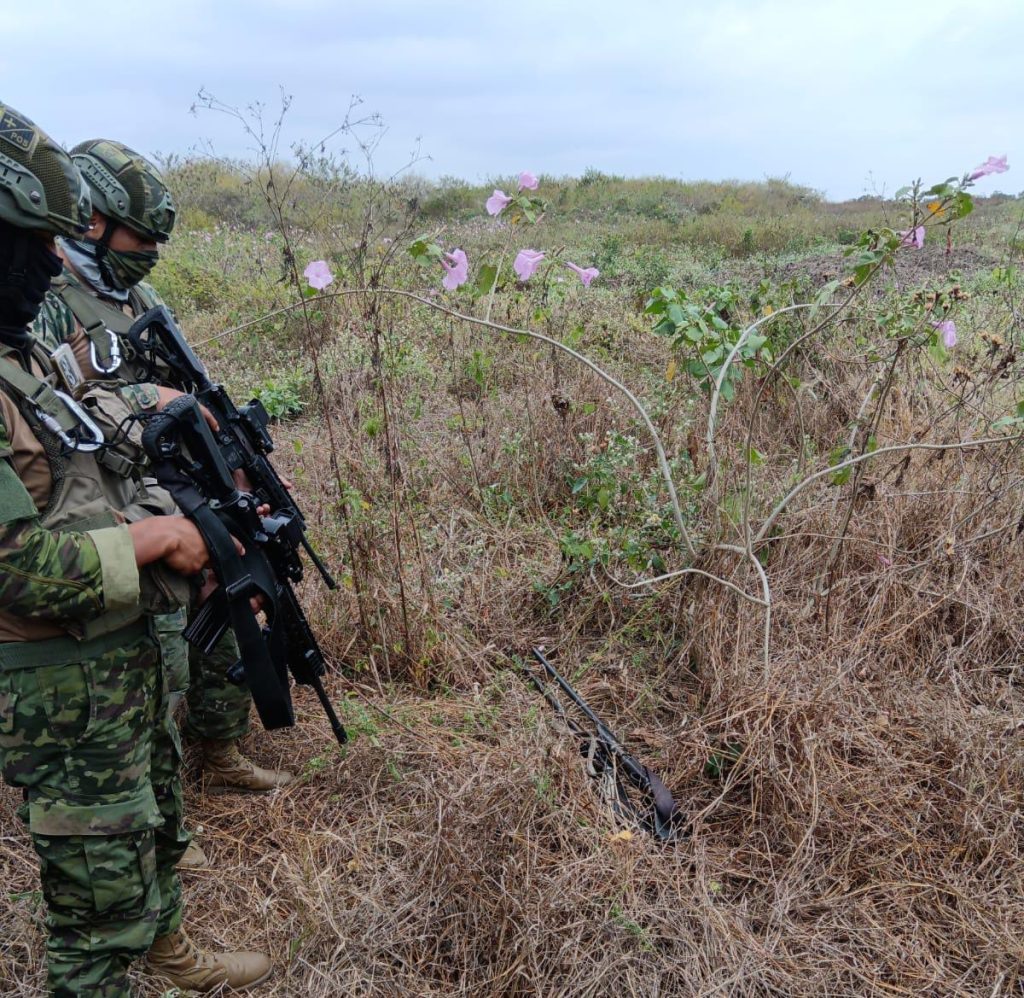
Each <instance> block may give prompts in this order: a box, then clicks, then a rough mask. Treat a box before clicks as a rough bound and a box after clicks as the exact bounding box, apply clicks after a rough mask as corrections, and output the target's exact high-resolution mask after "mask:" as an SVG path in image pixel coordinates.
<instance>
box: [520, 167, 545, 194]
mask: <svg viewBox="0 0 1024 998" xmlns="http://www.w3.org/2000/svg"><path fill="white" fill-rule="evenodd" d="M539 186H540V181H539V180H538V179H537V178H536V177H535V176H534V175H533V174H532V173H530V171H529V170H523V172H522V173H520V174H519V189H520V190H521V191H535V190H536V189H537V188H538V187H539Z"/></svg>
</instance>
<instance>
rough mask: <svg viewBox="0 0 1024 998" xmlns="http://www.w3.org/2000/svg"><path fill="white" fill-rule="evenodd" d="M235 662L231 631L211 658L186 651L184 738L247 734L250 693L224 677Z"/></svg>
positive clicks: (235, 647)
mask: <svg viewBox="0 0 1024 998" xmlns="http://www.w3.org/2000/svg"><path fill="white" fill-rule="evenodd" d="M237 661H238V643H237V642H236V641H235V636H234V634H233V633H232V632H231V631H228V632H227V633H226V634H225V635H224V637H223V638H221V640H220V643H219V644H218V645H217V647H216V648H214V649H213V654H212V655H203V654H202V653H201V652H198V651H196V649H195V648H189V650H188V664H189V683H188V694H187V699H188V719H187V720H186V721H185V734H186V736H187V737H189V738H225V739H227V738H230V739H232V740H235V739H238V738H241V737H243V736H244V735H246V734H248V732H249V708H250V707H251V706H252V694H251V693H250V692H249V689H248V687H246V686H236V685H235V684H234V683H232V682H231V680H230V679H228V675H227V674H228V669H230V668H231V666H233V665H234V664H235V663H236V662H237Z"/></svg>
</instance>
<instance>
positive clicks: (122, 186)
mask: <svg viewBox="0 0 1024 998" xmlns="http://www.w3.org/2000/svg"><path fill="white" fill-rule="evenodd" d="M71 156H72V159H73V160H74V162H75V165H76V166H78V168H79V169H80V170H81V172H82V175H83V176H84V177H85V181H86V183H87V184H88V186H89V191H90V194H91V196H92V204H93V214H92V218H91V220H90V223H89V227H88V230H87V232H86V234H85V236H84V237H83V238H81V239H75V238H70V237H68V238H63V239H59V240H58V241H57V246H58V253H59V254H60V256H61V258H62V259H63V260H64V265H65V266H64V273H63V274H62V275H61V276H60V278H58V279H57V281H55V282H54V285H53V289H52V291H51V293H50V294H49V295H47V299H46V302H45V304H44V307H43V310H42V312H41V314H40V318H39V321H38V322H37V324H36V333H37V335H38V336H39V337H40V338H41V339H42V340H43V341H44V342H45V343H47V344H48V345H50V346H56V345H57V344H58V343H62V342H63V343H67V344H69V345H70V346H71V348H72V349H73V350H74V353H75V356H76V357H77V359H78V362H79V364H80V365H81V366H82V368H83V370H84V371H85V372H86V374H87V376H90V377H109V376H111V375H113V376H116V377H118V378H121V379H122V380H125V381H128V382H130V383H134V382H138V381H141V380H143V379H144V378H145V377H147V376H148V372H146V371H144V370H143V369H141V365H139V364H138V362H136V361H135V359H134V358H133V357H132V354H131V348H130V345H128V344H127V342H126V341H123V340H122V339H121V338H120V337H121V336H122V335H123V334H124V333H125V332H127V330H128V328H129V327H130V325H131V323H132V321H133V320H134V319H135V318H136V317H137V316H139V315H141V314H142V313H143V312H145V311H147V310H148V309H150V308H152V307H153V306H154V305H158V304H162V303H161V301H160V298H159V297H158V295H157V294H156V292H155V291H154V290H153V288H151V287H150V286H149V285H148V284H146V283H144V281H143V278H144V277H145V276H146V275H147V274H148V273H149V271H150V270H151V269H152V267H153V266H154V265H155V264H156V262H157V258H158V249H157V246H158V244H160V243H164V242H166V241H167V239H168V238H169V236H170V234H171V230H172V229H173V227H174V214H175V213H174V206H173V203H172V200H171V194H170V191H168V189H167V187H166V185H165V183H164V181H163V178H162V177H161V175H160V173H159V172H158V171H157V169H156V168H155V167H154V166H153V165H152V164H151V163H150V162H149V161H148V160H146V159H145V158H143V157H142V156H140V155H139V154H138V153H136V152H134V151H132V150H131V149H129V148H128V147H127V146H124V145H122V144H120V143H118V142H114V141H110V140H105V139H92V140H90V141H88V142H83V143H81V144H79V145H77V146H75V148H74V149H72V150H71ZM160 627H161V631H162V639H161V640H162V645H163V647H164V654H165V657H166V658H167V659H168V660H169V661H170V662H172V663H177V662H179V661H180V662H182V663H184V661H185V659H186V655H187V658H188V675H185V674H184V673H185V670H184V669H181V670H180V672H178V673H176V674H175V678H176V680H177V684H178V688H179V689H180V688H183V687H184V686H185V685H186V680H187V685H188V694H187V699H188V719H187V721H186V723H185V733H186V734H187V735H188V736H190V737H192V738H194V739H197V740H199V743H200V745H201V748H202V757H203V768H204V771H205V777H206V786H207V788H208V789H210V790H212V791H213V792H224V791H232V790H238V791H249V792H261V791H267V790H272V789H274V788H275V787H280V786H284V785H285V784H287V783H289V782H291V780H292V779H293V777H292V774H291V773H288V772H286V771H283V770H268V769H262V768H261V767H259V766H256V765H255V764H254V763H253V762H251V761H250V760H249V759H247V758H246V757H245V756H244V755H242V753H241V752H240V751H239V749H238V740H239V739H240V738H242V737H243V736H244V735H245V734H247V733H248V730H249V714H250V706H251V704H252V697H251V696H250V694H249V692H248V690H247V689H246V688H244V687H240V686H237V685H234V684H233V683H231V682H229V681H228V679H227V670H228V669H229V668H230V667H231V666H232V665H234V664H235V662H237V661H238V646H237V644H236V643H235V640H234V636H233V635H232V634H231V633H230V632H228V634H226V635H225V638H224V640H223V641H222V642H221V644H220V646H219V647H218V648H217V649H215V651H214V653H213V655H211V656H205V655H202V654H201V653H199V652H196V651H195V650H192V651H191V652H186V650H185V645H184V642H183V640H182V639H181V637H180V634H181V629H182V622H181V621H180V620H179V619H175V618H166V619H164V620H162V621H161V622H160ZM204 862H205V858H204V857H203V855H202V852H201V850H199V849H198V847H196V846H194V845H193V846H191V847H190V849H189V852H188V853H187V854H186V857H185V860H184V861H183V865H184V866H189V867H196V866H200V865H203V864H204Z"/></svg>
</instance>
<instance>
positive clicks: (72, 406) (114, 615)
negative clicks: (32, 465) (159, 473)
mask: <svg viewBox="0 0 1024 998" xmlns="http://www.w3.org/2000/svg"><path fill="white" fill-rule="evenodd" d="M13 353H15V351H13V350H12V349H11V348H10V347H3V346H0V389H2V390H3V391H4V392H5V393H6V394H7V395H8V397H9V398H11V399H12V400H13V401H14V403H15V405H16V406H17V407H18V411H19V412H20V413H21V415H22V416H23V417H24V419H25V420H26V421H27V422H28V424H29V426H30V427H31V429H32V432H33V433H34V434H35V436H36V438H37V439H38V440H39V442H40V443H41V444H42V446H43V449H44V451H45V453H46V458H47V462H48V464H49V467H50V476H51V479H52V488H51V491H50V498H49V500H48V502H47V504H46V506H45V507H44V508H43V509H42V510H41V511H40V514H39V516H40V523H41V525H42V526H43V527H45V528H46V529H47V530H61V531H75V532H84V531H87V530H98V529H100V528H102V527H113V526H115V525H116V524H118V523H121V522H123V518H121V517H118V516H116V515H115V511H117V512H120V511H122V510H124V509H126V508H127V507H129V506H130V505H131V504H132V503H134V502H136V501H137V500H138V499H139V497H140V493H141V487H140V484H139V481H138V479H137V475H136V470H135V468H136V466H135V465H134V464H133V463H132V462H131V461H129V460H127V459H125V458H124V457H123V456H122V455H120V454H117V453H116V452H114V451H112V450H110V449H108V448H106V447H105V446H104V444H105V440H104V435H103V431H102V429H101V428H100V426H99V425H98V424H97V423H96V422H95V421H94V420H93V419H92V418H91V417H90V416H89V414H88V413H87V412H86V410H85V408H83V407H82V406H81V405H80V404H79V403H78V402H76V401H75V400H74V399H72V398H71V397H70V396H69V395H66V394H65V393H64V392H62V391H60V390H59V389H58V388H56V387H55V384H56V375H55V374H53V373H50V374H48V375H47V376H46V377H44V378H40V377H38V376H37V375H35V374H32V373H29V372H28V371H26V370H25V369H24V368H23V367H21V365H20V364H17V363H16V364H10V363H8V362H7V360H6V358H7V357H9V356H10V355H11V354H13ZM33 356H34V359H36V360H37V361H38V362H39V363H40V364H41V366H42V370H44V371H50V370H52V362H51V361H50V358H49V357H47V355H46V352H45V350H43V348H42V347H41V346H37V347H36V348H34V350H33ZM141 616H142V608H141V606H139V607H130V608H128V609H125V610H116V611H113V612H108V613H104V614H102V615H101V616H99V617H97V618H95V619H93V620H91V621H89V622H87V623H86V624H85V625H84V634H83V635H82V636H83V638H84V639H86V640H88V639H91V638H95V637H99V636H101V635H104V634H109V633H111V632H112V631H116V630H118V629H120V628H122V627H124V626H126V625H127V624H129V623H131V622H132V621H134V620H137V619H138V618H139V617H141Z"/></svg>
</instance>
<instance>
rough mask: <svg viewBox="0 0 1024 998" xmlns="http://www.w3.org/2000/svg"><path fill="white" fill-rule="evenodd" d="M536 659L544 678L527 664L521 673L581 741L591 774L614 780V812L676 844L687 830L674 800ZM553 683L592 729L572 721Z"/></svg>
mask: <svg viewBox="0 0 1024 998" xmlns="http://www.w3.org/2000/svg"><path fill="white" fill-rule="evenodd" d="M532 654H533V657H534V658H535V659H536V660H537V661H538V662H539V663H540V665H541V666H542V667H543V669H544V675H543V676H538V675H537V673H536V672H534V670H533V669H532V668H530V667H529V666H528V665H526V664H525V663H524V665H523V672H524V673H525V674H526V677H527V678H528V679H529V680H530V682H531V683H532V684H533V685H534V686H535V687H536V688H537V690H538V692H539V693H540V694H541V696H543V697H544V699H545V700H547V702H548V703H549V704H550V705H551V706H552V707H553V708H554V711H555V713H556V714H557V715H558V716H559V718H561V720H562V721H563V722H564V723H565V725H566V726H567V727H568V729H569V731H570V732H572V734H574V735H575V736H576V737H577V738H578V739H579V741H580V754H581V755H583V756H585V757H586V758H587V760H588V769H589V770H590V772H591V775H593V776H595V777H599V778H600V777H605V776H608V777H610V779H611V781H612V783H613V784H614V787H615V799H614V801H613V803H612V807H613V809H614V810H615V813H616V814H618V815H621V816H622V817H624V818H626V819H627V820H629V821H632V822H633V823H634V824H636V825H638V826H639V827H640V828H643V829H644V830H645V831H647V832H650V833H651V834H652V835H654V836H656V837H657V838H659V839H662V840H663V841H666V842H667V841H671V840H673V839H675V838H677V837H678V836H679V835H680V833H681V832H682V830H683V812H682V809H681V808H680V807H679V805H678V804H677V803H676V802H675V800H673V798H672V794H671V793H669V791H668V788H667V787H666V786H665V784H664V783H662V782H661V779H660V778H659V777H658V775H657V773H655V772H653V771H652V770H650V769H648V768H647V767H646V766H645V765H643V763H641V762H639V761H638V760H637V759H634V758H633V756H631V755H630V754H629V753H628V752H627V751H626V750H625V748H624V747H623V745H622V742H620V741H619V740H618V738H616V737H615V735H614V734H612V732H611V730H610V729H609V728H608V726H607V725H606V724H605V723H604V722H603V721H602V720H601V718H599V717H598V716H597V714H595V713H594V711H593V710H591V708H590V706H589V704H588V703H587V702H586V701H585V700H584V699H583V697H581V696H580V695H579V693H577V692H576V690H575V689H574V688H573V687H572V685H571V684H570V683H569V681H568V680H567V679H566V678H565V677H564V676H562V675H561V674H560V673H559V672H558V670H556V669H555V667H554V666H553V665H552V664H551V663H550V662H549V661H548V660H547V658H545V657H544V653H543V652H542V651H541V650H540V649H539V648H534V649H533V651H532ZM551 680H553V681H554V682H555V683H556V684H557V685H558V687H559V688H560V689H561V691H562V693H564V694H565V696H567V697H568V698H569V700H570V701H571V702H572V703H573V705H574V706H575V707H576V709H577V710H578V711H579V712H580V713H581V714H582V715H583V716H584V717H585V718H586V719H587V721H589V722H590V723H589V727H587V726H584V725H582V724H580V723H579V722H578V721H576V720H575V719H573V718H572V717H570V716H569V714H568V713H567V712H566V709H565V707H564V706H563V705H562V702H561V700H560V699H559V698H558V695H557V694H556V693H555V692H554V691H553V690H552V689H551V684H550V681H551ZM620 774H621V776H624V777H625V778H626V780H627V781H628V782H629V784H630V785H631V786H632V787H633V788H634V789H636V790H639V791H640V792H641V794H643V795H644V796H645V797H646V798H647V799H648V801H649V802H650V803H649V806H648V807H646V808H644V809H641V808H640V807H638V806H637V804H636V803H635V802H634V801H633V800H631V799H630V796H629V793H628V792H627V790H626V788H625V787H624V786H623V784H622V781H621V779H620Z"/></svg>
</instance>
